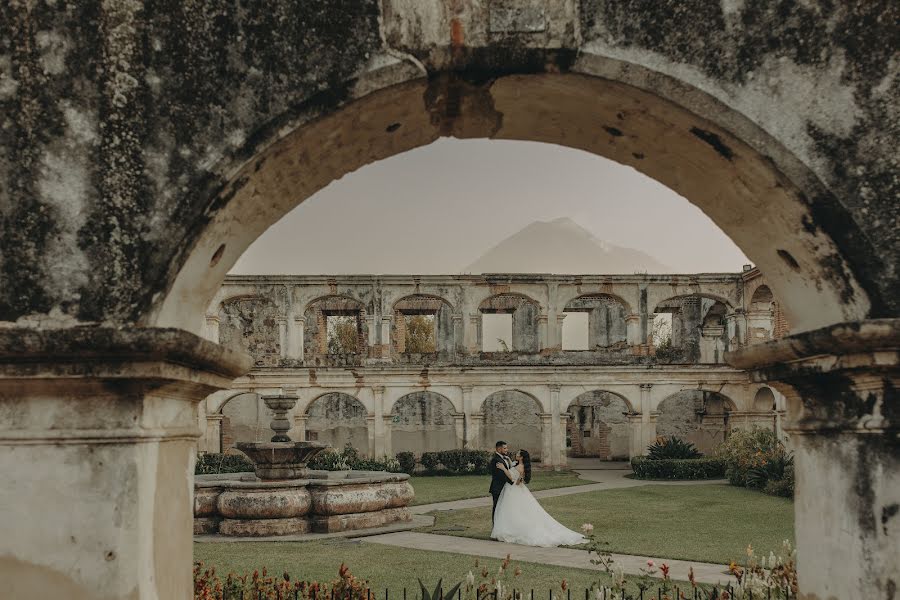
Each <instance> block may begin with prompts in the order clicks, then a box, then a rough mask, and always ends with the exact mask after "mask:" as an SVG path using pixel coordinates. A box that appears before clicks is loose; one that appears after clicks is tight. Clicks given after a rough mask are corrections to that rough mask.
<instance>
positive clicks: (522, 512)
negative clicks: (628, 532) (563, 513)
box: [491, 450, 588, 548]
mask: <svg viewBox="0 0 900 600" xmlns="http://www.w3.org/2000/svg"><path fill="white" fill-rule="evenodd" d="M516 461H517V462H516V464H514V465H513V467H512V468H511V469H507V468H506V466H505V465H504V464H503V463H500V464H498V465H497V468H498V469H501V470H502V471H503V472H504V473H506V476H507V477H508V478H509V481H510V483H507V484H506V485H505V486H504V487H503V491H502V492H500V499H499V500H498V501H497V514H496V516H495V517H494V529H493V531H492V532H491V538H492V539H495V540H497V541H500V542H509V543H511V544H522V545H525V546H543V547H546V548H550V547H554V546H562V545H566V546H574V545H576V544H583V543H585V542H587V541H588V540H587V539H585V537H584V536H582V535H581V534H580V533H576V532H574V531H572V530H571V529H567V528H565V527H563V526H562V525H561V524H560V523H558V522H557V521H556V519H554V518H553V517H551V516H550V515H549V514H547V511H545V510H544V508H543V507H542V506H541V505H540V504H538V501H537V499H536V498H535V497H534V496H533V495H532V494H531V490H529V489H528V488H527V487H526V486H525V484H526V483H529V482H530V481H531V456H530V455H529V454H528V452H527V451H526V450H519V453H518V454H516Z"/></svg>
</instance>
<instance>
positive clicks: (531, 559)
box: [361, 531, 734, 584]
mask: <svg viewBox="0 0 900 600" xmlns="http://www.w3.org/2000/svg"><path fill="white" fill-rule="evenodd" d="M361 541H362V542H363V543H364V544H382V545H385V546H396V547H400V548H410V549H413V550H428V551H431V552H453V553H456V554H468V555H471V556H483V557H486V558H498V559H503V558H506V556H507V555H509V556H510V558H511V559H512V560H513V561H514V562H528V563H539V564H543V565H555V566H559V567H567V568H578V569H589V570H592V571H602V570H603V568H602V567H600V566H598V565H594V564H591V562H590V561H591V555H590V554H588V553H587V551H585V550H575V549H572V548H535V547H533V546H519V545H517V544H505V543H502V542H492V541H487V540H474V539H471V538H462V537H456V536H452V535H436V534H432V533H418V532H414V531H407V532H403V533H389V534H386V535H377V536H372V537H366V538H362V540H361ZM612 557H613V560H614V561H615V562H616V564H619V565H621V566H622V568H623V569H624V570H625V573H627V574H629V575H640V574H641V571H640V569H641V568H645V569H646V568H647V561H648V560H650V558H649V557H646V556H632V555H630V554H613V555H612ZM652 560H653V561H654V562H655V563H656V568H657V573H656V576H657V577H662V575H661V574H660V573H659V565H660V564H662V563H666V564H667V565H669V567H670V568H671V572H670V575H669V576H670V577H671V578H672V579H678V580H682V581H686V580H687V578H688V568H689V567H693V569H694V577H695V579H696V580H697V581H698V582H700V583H709V584H716V583H723V584H724V583H728V582H732V583H733V582H734V578H733V577H732V576H731V575H729V574H728V567H727V566H725V565H714V564H710V563H702V562H694V561H685V560H669V559H665V558H653V559H652Z"/></svg>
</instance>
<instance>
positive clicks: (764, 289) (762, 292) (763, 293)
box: [750, 284, 775, 310]
mask: <svg viewBox="0 0 900 600" xmlns="http://www.w3.org/2000/svg"><path fill="white" fill-rule="evenodd" d="M774 302H775V297H774V296H773V295H772V290H770V289H769V286H767V285H765V284H763V285H761V286H759V287H757V288H756V289H755V290H754V291H753V296H752V297H751V298H750V310H772V304H773V303H774Z"/></svg>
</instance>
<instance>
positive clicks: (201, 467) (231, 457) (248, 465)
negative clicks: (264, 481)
mask: <svg viewBox="0 0 900 600" xmlns="http://www.w3.org/2000/svg"><path fill="white" fill-rule="evenodd" d="M253 469H254V467H253V463H252V462H250V459H248V458H247V457H246V456H244V455H243V454H218V453H214V452H207V453H205V454H200V455H199V456H197V465H196V466H195V467H194V474H195V475H217V474H219V473H247V472H250V473H252V472H253Z"/></svg>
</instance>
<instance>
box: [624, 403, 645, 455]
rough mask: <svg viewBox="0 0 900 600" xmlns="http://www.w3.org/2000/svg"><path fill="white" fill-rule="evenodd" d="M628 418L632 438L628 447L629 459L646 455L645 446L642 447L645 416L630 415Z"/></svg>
mask: <svg viewBox="0 0 900 600" xmlns="http://www.w3.org/2000/svg"><path fill="white" fill-rule="evenodd" d="M626 418H627V419H628V429H629V435H630V438H631V439H630V440H629V446H628V447H629V451H628V458H634V457H635V456H641V455H642V454H643V453H644V446H643V445H642V444H643V443H644V423H643V418H644V415H641V414H636V415H628V417H626Z"/></svg>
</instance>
